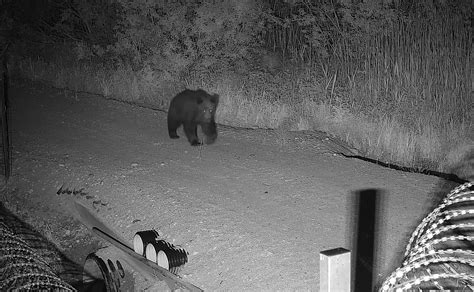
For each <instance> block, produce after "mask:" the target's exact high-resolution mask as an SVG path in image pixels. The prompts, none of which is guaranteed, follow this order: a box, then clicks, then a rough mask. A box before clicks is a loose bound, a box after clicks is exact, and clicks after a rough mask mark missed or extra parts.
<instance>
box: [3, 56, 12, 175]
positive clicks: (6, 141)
mask: <svg viewBox="0 0 474 292" xmlns="http://www.w3.org/2000/svg"><path fill="white" fill-rule="evenodd" d="M6 55H7V47H5V48H4V51H3V52H2V56H1V57H2V67H3V68H2V69H3V70H2V71H3V94H2V100H1V107H2V108H1V115H2V143H3V147H2V149H3V160H4V163H5V166H4V170H5V178H6V179H7V180H8V178H9V177H10V174H11V167H10V139H9V136H8V68H7V56H6Z"/></svg>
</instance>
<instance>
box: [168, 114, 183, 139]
mask: <svg viewBox="0 0 474 292" xmlns="http://www.w3.org/2000/svg"><path fill="white" fill-rule="evenodd" d="M179 126H181V123H180V122H178V121H176V120H173V119H169V118H168V134H169V135H170V138H171V139H178V138H179V136H178V133H176V130H177V129H178V127H179Z"/></svg>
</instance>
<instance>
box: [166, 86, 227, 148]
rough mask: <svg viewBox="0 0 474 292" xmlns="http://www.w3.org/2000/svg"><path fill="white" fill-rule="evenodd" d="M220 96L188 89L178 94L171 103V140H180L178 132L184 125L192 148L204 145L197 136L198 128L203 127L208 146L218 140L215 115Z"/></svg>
mask: <svg viewBox="0 0 474 292" xmlns="http://www.w3.org/2000/svg"><path fill="white" fill-rule="evenodd" d="M218 103H219V95H217V94H214V95H210V94H208V93H207V92H206V91H204V90H202V89H198V90H190V89H186V90H184V91H182V92H180V93H178V94H177V95H176V96H175V97H174V98H173V99H172V100H171V103H170V107H169V110H168V134H169V136H170V138H171V139H178V138H179V136H178V134H177V133H176V130H177V129H178V128H179V126H181V125H183V129H184V133H185V134H186V137H187V138H188V141H189V143H190V144H191V145H192V146H198V145H202V142H201V141H200V140H199V139H198V136H197V126H198V125H199V126H201V129H202V132H203V133H204V135H205V136H206V137H205V140H204V142H205V143H206V144H212V143H214V142H215V141H216V139H217V125H216V122H215V114H216V109H217V105H218Z"/></svg>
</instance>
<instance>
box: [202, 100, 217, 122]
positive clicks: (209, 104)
mask: <svg viewBox="0 0 474 292" xmlns="http://www.w3.org/2000/svg"><path fill="white" fill-rule="evenodd" d="M197 104H198V108H199V120H200V121H201V122H206V123H207V122H211V121H214V116H215V114H216V109H217V105H218V104H219V95H217V94H214V95H209V94H207V93H206V94H201V95H199V96H198V98H197Z"/></svg>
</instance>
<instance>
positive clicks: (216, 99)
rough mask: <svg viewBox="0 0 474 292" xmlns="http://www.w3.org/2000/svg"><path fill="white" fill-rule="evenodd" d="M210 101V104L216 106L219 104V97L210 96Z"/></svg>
mask: <svg viewBox="0 0 474 292" xmlns="http://www.w3.org/2000/svg"><path fill="white" fill-rule="evenodd" d="M210 100H211V102H212V103H214V104H216V105H217V104H218V103H219V95H217V94H213V95H211V99H210Z"/></svg>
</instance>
